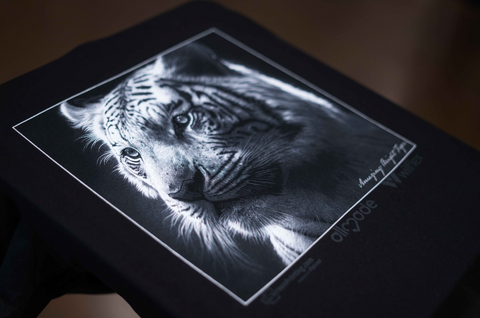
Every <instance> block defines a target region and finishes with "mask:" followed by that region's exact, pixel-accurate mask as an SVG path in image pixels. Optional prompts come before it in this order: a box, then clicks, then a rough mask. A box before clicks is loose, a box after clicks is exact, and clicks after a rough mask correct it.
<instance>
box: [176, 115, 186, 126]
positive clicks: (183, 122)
mask: <svg viewBox="0 0 480 318" xmlns="http://www.w3.org/2000/svg"><path fill="white" fill-rule="evenodd" d="M174 119H175V122H176V123H177V124H181V125H186V124H188V122H189V118H188V116H186V115H178V116H175V118H174Z"/></svg>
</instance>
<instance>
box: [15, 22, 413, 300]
mask: <svg viewBox="0 0 480 318" xmlns="http://www.w3.org/2000/svg"><path fill="white" fill-rule="evenodd" d="M212 33H215V34H217V35H219V36H220V37H222V38H224V39H225V40H227V41H229V42H231V43H233V44H235V45H236V46H238V47H240V48H241V49H243V50H245V51H247V52H248V53H250V54H252V55H254V56H255V57H257V58H259V59H261V60H263V61H264V62H266V63H268V64H270V65H271V66H273V67H275V68H277V69H278V70H280V71H282V72H283V73H285V74H287V75H289V76H291V77H292V78H294V79H295V80H297V81H299V82H300V83H302V84H304V85H306V86H308V87H310V88H312V89H314V90H315V91H317V92H319V93H320V94H322V95H324V96H326V97H328V98H329V99H331V100H333V101H335V102H336V103H338V104H339V105H341V106H343V107H345V108H347V109H348V110H350V111H352V112H353V113H355V114H356V115H358V116H360V117H362V118H363V119H365V120H367V121H369V122H371V123H372V124H374V125H376V126H378V127H380V128H382V129H383V130H385V131H387V132H389V133H390V134H392V135H394V136H396V137H397V138H399V139H401V140H403V141H405V142H406V143H407V144H410V145H411V146H412V149H410V151H408V152H407V153H406V154H405V156H404V157H403V158H402V160H400V161H399V162H398V163H397V164H396V166H395V167H394V168H393V169H392V170H390V172H388V173H387V174H386V175H385V176H384V177H383V178H382V179H381V180H380V181H378V182H377V184H376V185H375V186H373V188H372V189H370V191H368V192H367V193H366V194H365V195H364V196H362V197H361V198H360V199H359V200H358V201H357V202H355V204H353V205H352V207H350V208H349V209H348V210H347V211H346V212H345V213H344V214H343V215H342V216H341V217H339V218H338V220H337V221H336V222H335V223H333V224H332V225H331V226H330V227H329V228H328V229H327V230H326V231H325V232H324V233H323V234H322V235H321V236H320V237H318V238H317V239H316V240H315V242H313V243H312V244H311V245H310V246H309V247H308V248H307V249H306V250H305V251H303V253H302V254H300V255H299V256H298V257H297V259H296V260H294V261H293V262H292V263H291V264H289V265H288V266H286V267H285V268H284V269H283V270H282V271H280V272H279V273H278V274H277V275H276V276H275V277H274V278H272V279H271V280H270V282H268V283H267V284H266V285H265V286H263V287H262V288H261V289H260V290H258V291H257V292H256V293H255V294H253V295H252V296H250V298H248V299H247V300H243V299H241V298H240V297H238V296H237V295H236V294H234V293H233V292H232V291H230V290H229V289H228V288H226V287H225V286H223V285H222V284H220V283H219V282H218V281H216V280H215V279H214V278H213V277H211V276H210V275H208V274H207V273H205V272H203V271H202V270H201V269H200V268H198V267H197V266H196V265H194V264H193V263H191V262H190V261H189V260H188V259H186V258H185V257H184V256H182V255H181V254H179V253H178V252H177V251H175V250H174V249H173V248H171V247H170V246H169V245H167V244H166V243H164V242H163V241H161V240H160V239H159V238H158V237H156V236H154V235H153V234H152V233H150V232H149V231H148V230H146V229H145V228H144V227H142V226H141V225H140V224H138V223H137V222H136V221H135V220H133V219H132V218H131V217H129V216H128V215H126V214H125V213H124V212H122V211H121V210H120V209H118V208H117V207H116V206H114V205H113V204H112V203H110V202H109V201H107V200H106V199H105V198H103V197H102V196H101V195H100V194H98V193H97V192H95V191H94V190H93V189H92V188H90V187H89V186H88V185H86V184H85V183H84V182H83V181H81V180H80V179H78V178H77V177H76V176H75V175H74V174H73V173H71V172H70V171H68V170H67V169H66V168H64V167H63V166H62V165H60V164H59V163H58V162H56V161H55V160H54V159H53V158H52V157H50V156H49V155H48V154H47V153H45V152H44V151H43V150H42V149H40V147H38V146H37V145H35V144H34V143H33V142H32V141H31V140H29V139H28V138H27V137H26V136H25V135H23V134H22V133H21V132H20V131H18V130H17V127H18V126H20V125H22V124H23V123H25V122H27V121H29V120H31V119H33V118H35V117H37V116H39V115H41V114H42V113H44V112H47V111H49V110H50V109H52V108H54V107H57V106H59V105H60V104H61V103H63V102H65V101H67V100H70V99H72V98H75V97H77V96H79V95H82V94H84V93H86V92H88V91H91V90H93V89H95V88H97V87H99V86H101V85H104V84H106V83H108V82H110V81H112V80H114V79H117V78H119V77H121V76H123V75H125V74H127V73H129V72H132V71H134V70H136V69H138V68H140V67H142V66H144V65H146V64H148V63H150V62H152V61H154V60H155V59H157V58H158V57H160V56H163V55H165V54H168V53H170V52H172V51H175V50H177V49H178V48H180V47H182V46H185V45H187V44H189V43H192V42H194V41H196V40H198V39H200V38H203V37H205V36H207V35H210V34H212ZM12 128H13V129H14V130H15V131H16V132H17V133H18V134H20V135H21V136H22V137H23V138H25V139H26V140H27V141H28V142H29V143H30V144H32V145H33V146H34V147H35V148H37V149H38V150H39V151H40V152H41V153H43V154H44V155H45V156H47V157H48V158H49V159H50V160H52V161H53V162H54V163H56V164H57V165H58V166H59V167H60V168H62V169H63V170H65V171H66V172H67V173H68V174H70V175H71V176H72V177H73V178H74V179H76V180H77V181H78V182H80V183H81V184H82V185H83V186H85V187H86V188H87V189H89V190H90V191H92V192H93V193H94V194H95V195H97V196H98V197H99V198H100V199H102V200H103V201H105V202H106V203H107V204H108V205H110V206H111V207H112V208H114V209H115V210H117V211H118V212H119V213H120V214H122V215H123V216H124V217H125V218H127V219H128V220H129V221H131V222H132V223H133V224H134V225H136V226H137V227H139V228H140V229H141V230H142V231H144V232H145V233H146V234H147V235H149V236H150V237H152V238H153V239H154V240H155V241H157V242H158V243H160V244H161V245H162V246H164V247H165V248H166V249H167V250H169V251H170V252H171V253H172V254H173V255H175V256H177V257H178V258H180V259H181V260H183V261H184V262H185V263H186V264H187V265H189V266H190V267H192V268H193V269H194V270H195V271H197V272H198V273H200V274H201V275H203V276H204V277H205V278H207V279H208V280H210V281H211V282H212V283H213V284H215V285H217V286H218V287H219V288H220V289H222V290H223V291H225V292H226V293H227V294H229V295H230V296H231V297H232V298H234V299H235V300H237V301H238V302H239V303H241V304H242V305H244V306H248V305H249V304H250V303H252V302H253V301H254V300H255V299H256V298H257V297H258V296H260V295H261V294H262V293H263V292H264V291H265V290H266V289H267V288H269V287H270V286H271V285H272V284H273V283H275V282H276V281H277V280H278V279H279V278H280V277H281V276H282V275H283V274H284V273H285V272H287V271H288V270H289V269H290V268H291V267H292V266H293V265H294V264H296V263H297V262H298V261H299V260H300V259H301V258H302V257H303V255H305V254H306V253H307V252H308V251H309V250H310V249H311V248H312V247H313V246H315V245H316V244H317V243H318V241H320V240H321V239H322V238H323V237H324V236H325V235H326V234H327V233H328V232H330V230H331V229H332V228H333V227H334V226H335V225H336V224H337V223H339V222H340V221H341V220H342V219H343V218H344V217H345V216H346V215H347V214H348V212H350V211H351V210H352V209H353V208H354V207H355V206H357V204H359V203H360V202H361V201H362V200H363V199H365V198H366V197H367V196H368V195H369V194H370V193H371V192H372V191H373V190H375V189H376V188H377V187H378V186H379V185H380V184H381V183H382V182H383V181H384V180H385V179H386V178H388V177H389V176H390V174H391V173H392V172H394V171H395V170H396V169H397V168H398V167H399V166H400V165H401V164H402V163H403V162H404V161H405V159H407V158H408V156H410V154H411V153H412V152H413V151H414V150H415V149H416V148H417V145H416V144H415V143H413V142H411V141H410V140H408V139H406V138H404V137H403V136H401V135H399V134H397V133H396V132H394V131H392V130H390V129H389V128H387V127H385V126H383V125H382V124H380V123H378V122H376V121H374V120H373V119H371V118H369V117H367V116H366V115H364V114H363V113H361V112H359V111H358V110H356V109H355V108H353V107H351V106H350V105H348V104H346V103H344V102H343V101H341V100H339V99H337V98H336V97H335V96H332V95H330V94H329V93H327V92H326V91H324V90H323V89H321V88H319V87H317V86H315V85H313V84H312V83H310V82H308V81H307V80H305V79H303V78H302V77H300V76H298V75H297V74H295V73H293V72H291V71H290V70H288V69H286V68H284V67H283V66H281V65H280V64H278V63H276V62H274V61H272V60H271V59H269V58H267V57H266V56H264V55H262V54H260V53H258V52H257V51H255V50H253V49H252V48H250V47H248V46H247V45H245V44H243V43H242V42H240V41H238V40H236V39H235V38H233V37H231V36H230V35H228V34H226V33H225V32H223V31H221V30H219V29H217V28H215V27H213V28H210V29H208V30H205V31H203V32H201V33H199V34H197V35H195V36H193V37H191V38H189V39H187V40H185V41H182V42H180V43H179V44H177V45H174V46H172V47H170V48H169V49H167V50H165V51H163V52H161V53H159V54H157V55H155V56H153V57H151V58H149V59H147V60H145V61H143V62H142V63H139V64H137V65H135V66H133V67H131V68H129V69H127V70H125V71H123V72H121V73H119V74H117V75H115V76H113V77H111V78H109V79H107V80H104V81H103V82H101V83H99V84H96V85H94V86H92V87H90V88H88V89H86V90H84V91H82V92H80V93H77V94H75V95H73V96H70V97H69V98H67V99H65V100H63V101H61V102H59V103H57V104H55V105H53V106H51V107H48V108H47V109H45V110H42V111H41V112H39V113H37V114H36V115H33V116H31V117H29V118H27V119H25V120H24V121H22V122H20V123H18V124H16V125H15V126H13V127H12Z"/></svg>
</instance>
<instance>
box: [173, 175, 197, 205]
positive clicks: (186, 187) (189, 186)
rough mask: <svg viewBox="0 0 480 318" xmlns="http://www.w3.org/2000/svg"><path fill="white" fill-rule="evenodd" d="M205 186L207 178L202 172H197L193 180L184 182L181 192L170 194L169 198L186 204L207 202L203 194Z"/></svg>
mask: <svg viewBox="0 0 480 318" xmlns="http://www.w3.org/2000/svg"><path fill="white" fill-rule="evenodd" d="M204 184H205V178H204V177H203V175H202V173H201V172H200V171H198V170H196V171H195V174H194V175H193V178H192V179H188V180H183V182H182V185H181V186H180V190H178V191H177V192H175V193H170V194H169V196H170V197H171V198H173V199H175V200H180V201H186V202H192V201H200V200H206V198H205V195H204V192H203V188H204Z"/></svg>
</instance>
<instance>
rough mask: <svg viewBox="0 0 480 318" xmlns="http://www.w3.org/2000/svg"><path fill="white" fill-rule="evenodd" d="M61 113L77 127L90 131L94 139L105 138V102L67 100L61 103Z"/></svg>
mask: <svg viewBox="0 0 480 318" xmlns="http://www.w3.org/2000/svg"><path fill="white" fill-rule="evenodd" d="M60 113H61V114H62V115H63V116H64V117H65V118H66V119H67V120H68V121H69V122H70V123H71V124H72V126H73V127H75V128H80V129H83V130H84V131H86V132H88V133H90V137H91V138H92V139H95V140H98V139H101V140H105V139H106V135H105V128H104V125H103V124H104V119H103V102H102V101H101V100H99V101H95V102H92V101H88V102H84V103H82V102H80V104H79V103H78V102H72V101H66V102H63V103H62V104H61V105H60Z"/></svg>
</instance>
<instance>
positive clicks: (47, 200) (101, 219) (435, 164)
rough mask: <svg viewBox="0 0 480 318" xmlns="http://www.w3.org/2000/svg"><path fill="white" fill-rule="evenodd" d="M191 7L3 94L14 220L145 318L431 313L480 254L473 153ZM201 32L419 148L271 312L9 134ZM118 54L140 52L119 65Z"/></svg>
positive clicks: (233, 19) (310, 63)
mask: <svg viewBox="0 0 480 318" xmlns="http://www.w3.org/2000/svg"><path fill="white" fill-rule="evenodd" d="M197 5H199V4H196V5H191V6H190V7H187V8H185V9H184V11H183V13H178V14H179V15H182V17H181V18H180V19H179V17H178V16H175V14H169V15H166V16H164V17H162V18H161V19H158V20H152V21H150V22H148V23H146V24H144V25H141V26H139V27H136V28H134V29H131V30H129V31H127V32H125V33H122V34H120V35H118V36H115V37H112V38H110V39H108V40H105V41H104V43H101V44H94V43H93V44H88V45H85V46H83V47H81V48H79V49H77V50H75V51H74V52H72V53H71V54H69V55H68V56H67V58H65V59H62V60H60V61H58V62H55V63H53V64H51V65H49V66H47V67H44V68H41V69H39V70H37V71H34V72H32V73H30V74H27V75H26V76H24V77H20V78H18V79H16V80H14V81H12V82H9V83H7V84H6V85H4V86H2V87H1V88H0V96H1V97H0V99H1V100H0V103H1V104H2V105H12V106H11V107H9V108H8V109H5V108H2V110H1V112H2V114H1V119H0V120H1V125H0V127H1V129H2V131H1V133H2V141H1V142H2V144H1V146H2V149H4V151H2V155H1V157H0V160H1V161H0V166H1V167H2V170H1V177H2V178H4V179H5V180H6V182H7V183H8V184H9V187H8V188H9V189H8V190H9V191H10V192H12V191H14V190H16V191H17V194H18V195H20V196H21V197H23V198H22V199H21V200H17V203H18V205H19V207H20V209H21V210H22V208H24V206H25V204H24V203H23V201H24V200H25V199H26V200H28V201H29V202H32V203H33V206H34V207H35V208H36V210H35V211H34V210H32V209H23V211H26V212H27V213H26V214H25V217H27V218H28V219H29V220H30V221H31V222H32V223H33V225H34V227H35V228H36V229H37V230H38V232H39V233H40V235H41V236H42V237H43V238H44V239H45V240H46V241H47V242H48V243H49V244H51V245H52V246H54V249H55V250H56V251H57V252H58V253H59V254H60V255H62V256H63V257H64V258H65V259H67V260H68V261H69V262H71V263H75V264H77V265H78V264H79V265H80V266H82V267H84V268H86V269H89V270H92V271H93V272H94V273H95V274H97V275H98V276H99V277H100V278H101V279H102V280H103V281H104V282H106V283H107V285H109V286H111V287H112V288H114V289H115V290H117V291H118V292H119V293H120V294H122V295H123V296H124V297H125V298H126V299H127V300H128V301H129V302H131V304H132V306H134V308H136V309H137V310H138V312H139V314H141V315H142V316H148V312H153V311H155V310H161V309H166V310H167V311H169V312H170V313H173V314H175V315H179V316H194V315H198V314H207V313H208V314H209V315H214V316H215V315H217V316H221V315H225V313H229V315H230V316H232V315H236V316H239V317H241V316H245V315H247V314H248V315H251V316H273V315H280V314H281V315H285V316H292V315H303V316H306V315H311V316H317V315H318V313H322V314H323V315H325V316H365V315H373V316H387V315H388V316H398V317H404V316H425V315H428V314H429V313H431V312H433V311H434V310H435V308H436V307H437V306H438V304H439V303H440V302H441V300H442V299H443V298H444V297H445V296H446V295H447V293H448V292H449V291H450V290H451V288H452V287H453V286H454V284H455V283H456V282H457V281H458V280H459V278H460V277H461V275H462V274H463V272H464V271H465V270H466V268H467V267H468V265H469V264H471V263H472V261H473V260H474V258H475V256H476V255H478V252H479V247H480V244H479V237H478V235H479V234H478V233H477V232H478V231H477V227H478V226H477V224H479V223H478V222H479V221H480V220H479V218H480V216H479V213H478V210H479V199H478V198H479V193H480V190H479V185H478V181H477V180H478V177H479V175H480V173H479V169H478V167H479V164H478V160H479V158H478V153H477V152H475V151H473V150H472V149H470V148H468V147H466V146H465V145H463V144H461V143H460V142H458V141H456V140H454V139H452V138H451V137H449V136H447V135H445V134H443V133H441V132H439V131H438V130H437V129H435V128H433V127H431V126H429V125H427V124H425V123H424V122H423V121H421V120H419V119H417V118H415V117H413V116H412V115H410V114H407V113H405V112H404V111H402V110H400V109H399V108H397V107H396V106H394V105H392V104H391V103H389V102H388V101H386V100H384V99H383V98H381V97H379V96H377V95H375V94H373V93H371V92H370V91H367V90H365V89H364V88H362V87H360V86H359V85H358V84H356V83H353V82H351V81H349V80H347V79H346V78H344V77H342V76H341V75H339V74H338V73H336V72H334V71H332V70H331V69H329V68H327V67H325V66H323V65H322V64H319V63H318V62H316V61H314V60H313V59H311V58H309V57H307V56H305V55H303V54H302V53H300V52H298V51H297V50H295V49H292V48H291V47H289V46H287V45H285V44H283V43H282V42H280V41H278V40H277V39H275V38H273V37H271V36H270V35H269V34H268V33H266V32H265V31H262V30H261V29H258V28H257V27H256V26H255V25H252V24H250V23H249V22H248V21H246V20H244V19H243V18H239V17H237V16H227V15H226V14H225V12H224V11H222V10H221V9H218V8H217V7H209V8H207V9H206V11H205V14H204V15H201V16H199V15H198V14H197V13H198V10H200V9H199V8H195V6H197ZM207 6H208V5H207ZM217 10H218V11H217ZM180 21H181V22H180ZM209 26H216V27H219V28H220V29H222V30H223V31H225V32H227V33H228V34H230V35H232V36H234V37H235V38H237V39H239V40H240V41H242V42H244V43H246V44H247V45H249V46H251V47H254V48H255V49H256V50H258V51H260V52H261V53H263V54H264V55H266V56H268V57H269V58H271V59H273V60H275V61H276V62H278V63H279V64H281V65H283V66H285V67H286V68H288V69H290V70H292V71H293V72H295V73H297V74H299V75H301V76H303V77H305V78H306V79H307V80H309V81H311V82H313V83H314V84H316V85H317V86H320V87H322V88H323V89H325V90H326V91H328V92H329V93H331V94H332V95H334V96H336V97H338V98H340V99H342V100H343V101H345V102H347V103H348V104H350V105H352V106H353V107H355V108H357V109H359V110H360V111H362V112H364V113H366V114H367V115H368V116H370V117H372V118H373V119H375V120H377V121H379V122H380V123H382V124H384V125H385V126H387V127H389V128H391V129H393V130H394V131H397V132H399V133H400V134H402V135H403V136H405V137H406V138H408V139H410V140H412V141H414V142H416V143H417V145H418V150H417V151H416V152H415V153H414V155H418V156H421V157H422V158H423V159H422V163H421V165H419V167H418V168H417V169H416V170H415V172H412V173H411V175H410V176H409V177H408V179H407V180H404V182H403V183H402V184H401V185H399V186H398V188H397V189H390V188H388V187H385V188H381V189H378V191H375V192H374V193H373V194H372V195H371V196H370V197H371V198H372V199H373V200H375V201H376V202H377V203H378V204H379V212H378V213H377V214H372V215H371V217H369V221H368V223H365V225H364V228H362V233H359V234H358V235H357V236H354V237H353V236H352V237H349V239H348V240H346V241H345V242H343V243H342V244H341V245H335V243H332V242H331V241H328V240H322V241H321V242H320V243H319V244H318V245H317V246H316V248H315V249H313V250H312V251H311V252H310V253H309V255H307V257H306V258H308V257H309V256H310V257H312V258H314V259H318V258H319V257H320V259H321V260H322V263H321V265H320V268H319V269H317V270H316V271H314V272H313V273H311V274H310V276H309V278H308V280H306V281H303V282H302V283H301V284H299V285H296V286H291V287H289V288H288V289H286V290H285V291H284V292H282V300H280V301H279V302H278V303H277V304H275V305H274V306H265V305H263V304H262V303H260V302H259V301H255V302H254V303H252V304H251V305H250V306H248V307H243V306H241V305H240V304H238V303H236V302H235V301H234V300H233V299H231V298H230V297H229V296H228V295H226V294H224V293H223V292H222V291H221V290H218V288H217V287H216V286H213V285H212V284H211V283H209V282H207V281H205V279H203V278H202V277H200V276H199V275H198V274H197V273H195V272H193V271H192V270H191V269H190V268H188V267H187V266H186V265H185V264H183V263H182V262H181V261H180V260H178V259H176V258H175V257H174V256H172V255H171V254H169V253H168V252H167V251H165V250H162V248H161V247H159V246H158V245H156V244H155V243H154V242H151V241H150V239H149V237H148V236H146V235H145V234H143V233H141V232H139V231H138V230H137V229H136V228H135V227H134V226H132V225H131V224H129V223H128V221H127V220H125V219H122V217H121V216H119V215H118V214H116V213H115V211H112V210H111V209H109V208H108V206H106V204H105V203H103V202H102V201H101V200H99V199H98V198H96V197H94V196H92V195H91V194H90V193H89V192H88V190H86V189H84V188H83V187H82V186H81V185H80V184H77V183H75V182H74V180H72V179H71V177H70V176H68V175H67V174H66V173H65V172H63V171H60V170H59V169H58V168H57V167H56V166H55V165H54V164H53V163H52V162H51V161H49V160H48V159H47V158H46V157H44V156H43V155H42V154H41V153H39V152H38V151H36V150H35V149H33V147H32V146H31V145H28V144H27V143H26V142H25V141H24V140H22V139H21V137H20V136H18V135H16V134H15V133H14V132H13V131H12V130H11V128H10V127H11V126H12V125H13V124H15V123H18V122H20V121H22V120H23V119H25V118H27V117H29V116H30V115H33V114H35V113H36V112H38V111H40V110H42V109H45V108H46V107H48V106H50V105H53V104H55V103H56V102H58V101H60V100H62V99H64V98H66V97H69V96H71V95H73V94H74V93H77V92H78V91H81V90H83V89H84V88H87V87H89V86H91V85H93V84H96V83H98V82H100V81H101V80H103V79H106V78H108V77H110V76H112V75H114V74H116V73H118V72H120V71H122V70H124V69H126V68H128V67H129V66H131V65H135V64H136V63H138V62H140V61H142V60H143V59H146V58H148V57H150V56H152V55H154V54H156V53H158V52H160V51H162V50H164V49H166V48H168V47H170V46H171V45H173V44H176V43H177V42H179V41H180V40H182V39H185V38H188V37H190V36H192V35H194V34H195V33H198V32H200V31H202V30H204V29H206V28H208V27H209ZM171 29H175V32H170V30H171ZM158 30H162V31H158ZM125 43H128V45H129V46H131V47H135V48H136V50H134V51H128V52H127V51H121V48H122V47H124V45H125ZM145 43H150V45H148V46H146V45H145ZM151 43H155V45H151ZM97 45H102V46H101V47H102V49H101V50H99V49H98V46H97ZM104 45H105V46H104ZM120 51H121V52H122V53H121V54H118V52H120ZM86 61H88V63H87V62H86ZM91 70H95V72H92V71H91ZM65 78H73V79H75V80H74V81H65V80H64V79H65ZM51 87H55V90H51ZM25 92H28V94H25ZM379 109H381V110H382V111H381V112H379ZM6 167H8V168H6ZM458 184H461V185H462V187H458V186H457V185H458ZM370 197H369V198H370ZM53 199H54V200H53ZM72 202H74V204H72ZM65 207H68V208H65ZM380 209H381V210H382V213H380ZM28 211H30V213H28ZM127 233H128V234H130V233H134V235H125V234H127ZM59 237H60V238H61V240H59ZM120 246H121V248H118V247H120ZM138 246H142V249H138V248H137V247H138ZM152 255H154V257H152ZM124 260H128V262H125V261H124ZM300 263H301V262H300ZM172 268H174V269H175V270H174V271H173V272H172V273H171V274H166V273H168V272H171V271H172ZM152 269H154V270H152ZM295 269H296V268H295V267H294V268H292V271H294V270H295ZM287 276H288V274H287ZM186 286H187V287H186ZM274 286H275V285H274ZM405 304H408V305H405Z"/></svg>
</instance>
